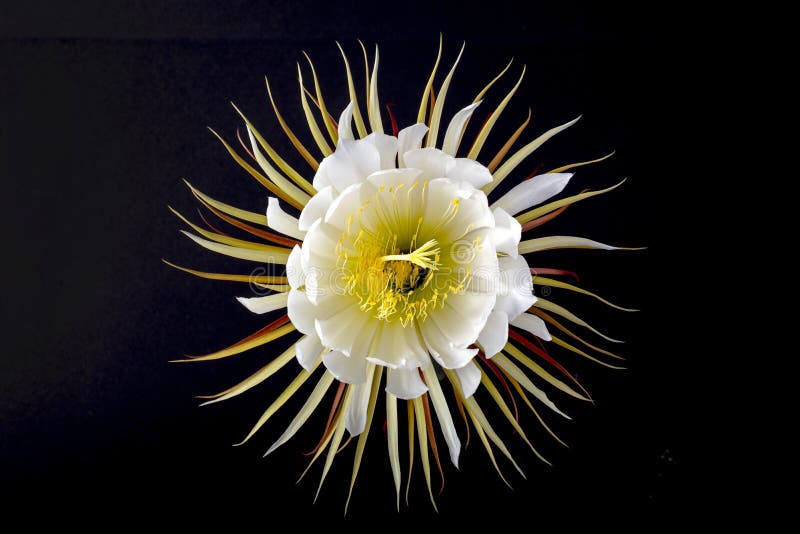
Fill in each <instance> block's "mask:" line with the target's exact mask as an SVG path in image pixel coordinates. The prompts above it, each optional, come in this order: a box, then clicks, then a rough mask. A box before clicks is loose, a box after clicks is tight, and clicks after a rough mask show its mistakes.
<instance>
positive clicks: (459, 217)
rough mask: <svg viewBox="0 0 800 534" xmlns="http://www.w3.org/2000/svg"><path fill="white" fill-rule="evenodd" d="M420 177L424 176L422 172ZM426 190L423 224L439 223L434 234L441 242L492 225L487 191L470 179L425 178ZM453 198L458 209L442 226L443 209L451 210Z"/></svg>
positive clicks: (428, 225)
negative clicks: (485, 192) (485, 193)
mask: <svg viewBox="0 0 800 534" xmlns="http://www.w3.org/2000/svg"><path fill="white" fill-rule="evenodd" d="M447 157H449V156H447ZM419 179H420V180H423V179H425V178H424V174H423V176H420V178H419ZM427 192H428V196H427V202H426V204H425V210H424V213H423V214H422V216H423V219H424V224H423V227H431V228H433V227H436V226H438V229H437V230H436V234H437V238H439V240H440V242H442V243H446V242H448V241H457V240H459V239H460V238H462V236H463V235H464V233H465V232H467V231H470V230H473V231H474V230H476V229H480V228H484V227H486V228H491V227H493V226H494V216H493V215H492V212H491V211H489V205H488V202H487V200H486V195H484V194H483V193H482V192H481V191H479V190H476V189H475V188H474V187H472V186H471V185H470V184H469V183H467V182H453V181H452V180H450V179H449V178H438V179H433V180H430V181H429V182H428V188H427ZM453 201H457V202H458V210H457V212H456V214H455V216H453V217H451V218H450V219H449V221H448V222H447V224H446V225H443V226H442V225H440V222H441V221H442V217H443V216H444V215H445V213H447V212H448V211H449V212H450V213H452V207H451V203H452V202H453ZM423 229H424V228H423ZM490 241H491V239H490ZM486 244H490V245H491V246H492V247H494V244H493V243H485V242H484V243H483V245H486Z"/></svg>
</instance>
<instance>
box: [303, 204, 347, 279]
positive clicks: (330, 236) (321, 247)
mask: <svg viewBox="0 0 800 534" xmlns="http://www.w3.org/2000/svg"><path fill="white" fill-rule="evenodd" d="M340 235H341V231H337V229H336V228H334V227H332V226H330V225H328V224H325V223H324V222H322V219H317V220H316V221H315V222H314V224H312V225H311V227H310V228H309V229H308V232H307V233H306V238H305V239H304V240H303V247H302V249H301V251H302V255H301V258H302V260H303V263H304V265H303V269H304V270H309V269H324V270H326V271H327V270H333V269H335V268H336V243H337V242H338V241H339V236H340ZM308 275H309V273H308V272H307V273H306V277H307V278H308ZM308 283H309V281H308V279H306V285H308Z"/></svg>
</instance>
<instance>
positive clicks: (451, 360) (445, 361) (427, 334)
mask: <svg viewBox="0 0 800 534" xmlns="http://www.w3.org/2000/svg"><path fill="white" fill-rule="evenodd" d="M420 331H421V333H422V337H423V339H424V340H425V345H426V346H427V347H428V351H429V352H430V354H431V356H433V359H434V360H436V362H437V363H438V364H439V365H441V366H442V367H444V368H445V369H457V368H459V367H463V366H464V365H465V364H466V363H467V362H469V361H470V360H472V358H474V357H475V355H476V354H478V349H471V348H469V347H466V346H456V345H454V344H453V343H451V342H450V340H449V339H447V338H446V337H445V336H444V335H443V334H442V331H441V330H440V329H439V327H438V326H436V324H435V323H434V322H433V321H431V320H428V321H425V323H424V324H422V325H421V326H420Z"/></svg>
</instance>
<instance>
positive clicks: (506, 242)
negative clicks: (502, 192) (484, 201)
mask: <svg viewBox="0 0 800 534" xmlns="http://www.w3.org/2000/svg"><path fill="white" fill-rule="evenodd" d="M492 214H493V215H494V248H495V250H497V252H502V253H504V254H508V255H509V256H511V257H512V258H516V257H517V256H518V255H519V252H518V248H519V240H520V239H521V238H522V225H521V224H519V221H518V220H517V219H515V218H514V217H512V216H511V215H509V214H508V213H507V212H506V210H504V209H503V208H496V209H495V210H494V211H493V212H492Z"/></svg>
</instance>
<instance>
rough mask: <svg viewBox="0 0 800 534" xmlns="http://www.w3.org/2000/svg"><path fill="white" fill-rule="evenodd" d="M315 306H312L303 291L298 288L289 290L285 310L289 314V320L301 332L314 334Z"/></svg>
mask: <svg viewBox="0 0 800 534" xmlns="http://www.w3.org/2000/svg"><path fill="white" fill-rule="evenodd" d="M315 308H316V306H314V305H313V304H312V303H311V301H310V300H308V297H307V296H306V294H305V292H304V291H300V290H299V289H290V290H289V300H288V302H287V303H286V311H287V313H288V314H289V320H290V321H292V324H293V325H294V326H295V328H297V330H298V331H299V332H301V333H303V334H314V335H316V331H315V329H314V317H315V315H316V313H317V312H316V310H315Z"/></svg>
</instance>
